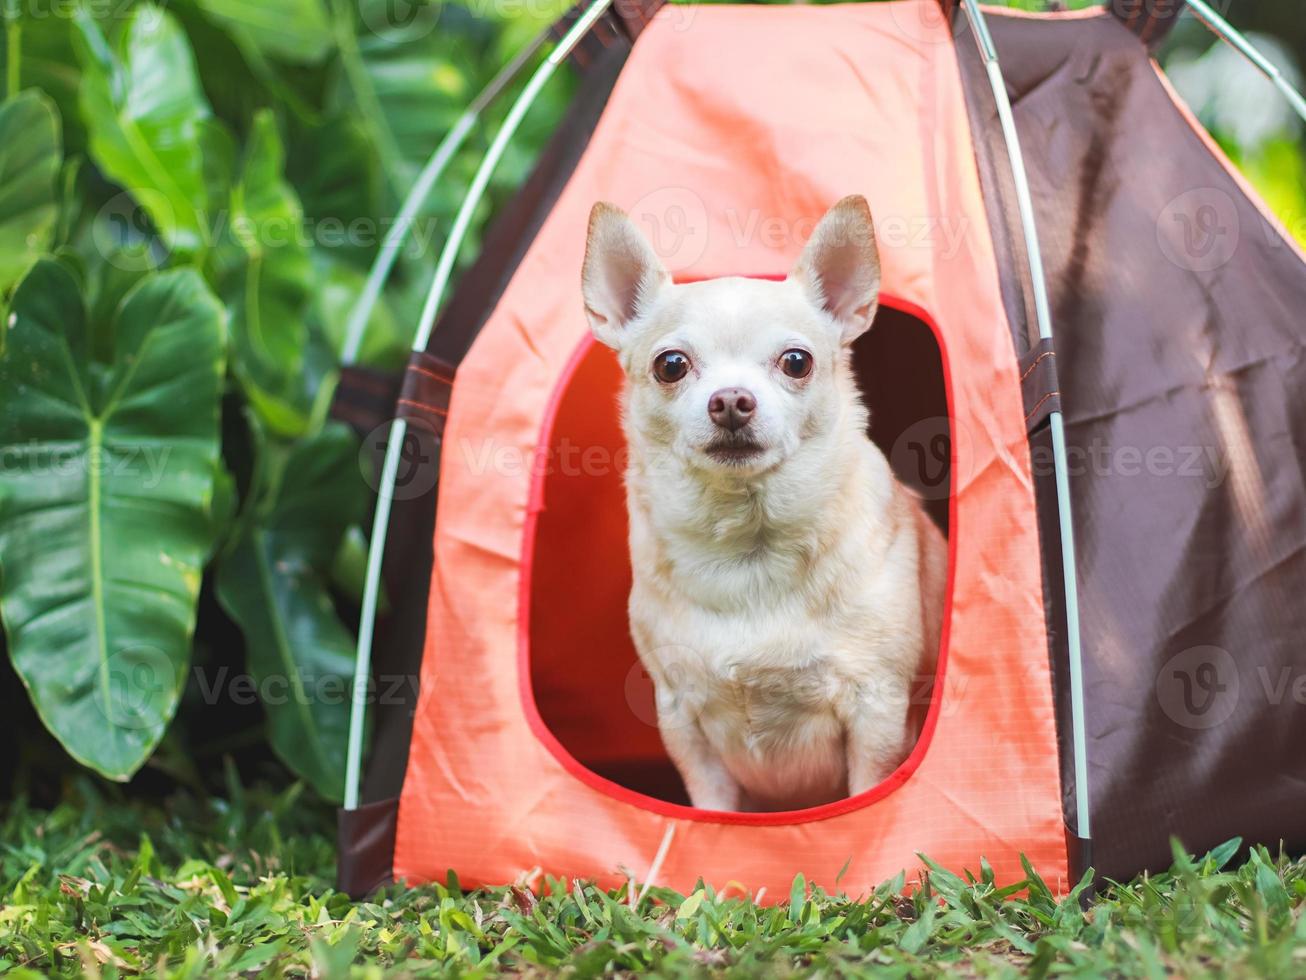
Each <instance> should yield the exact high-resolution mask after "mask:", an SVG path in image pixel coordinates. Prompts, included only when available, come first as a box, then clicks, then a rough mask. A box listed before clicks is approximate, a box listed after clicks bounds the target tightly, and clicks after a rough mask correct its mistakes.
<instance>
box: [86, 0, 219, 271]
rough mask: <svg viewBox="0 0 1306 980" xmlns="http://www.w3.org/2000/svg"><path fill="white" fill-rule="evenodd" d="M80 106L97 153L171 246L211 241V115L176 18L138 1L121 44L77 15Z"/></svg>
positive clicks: (184, 248) (190, 247)
mask: <svg viewBox="0 0 1306 980" xmlns="http://www.w3.org/2000/svg"><path fill="white" fill-rule="evenodd" d="M77 26H78V28H79V32H78V35H77V41H78V45H77V46H78V55H79V58H80V60H81V64H82V71H83V77H82V88H81V99H80V101H81V109H82V117H83V120H84V121H85V123H86V127H87V129H88V131H89V133H90V152H91V157H92V159H93V160H94V161H95V163H96V164H97V165H98V166H99V168H100V169H101V170H102V171H104V173H105V174H106V175H108V176H109V177H110V178H112V179H113V180H114V181H116V182H117V183H118V184H120V185H121V186H122V187H123V188H125V189H126V190H127V191H128V193H130V194H131V195H132V196H133V197H134V198H135V199H136V200H137V201H138V202H139V203H140V205H141V207H143V208H144V209H145V211H146V213H148V214H149V216H150V218H151V220H152V221H153V222H154V225H155V227H156V228H158V230H159V234H160V235H161V236H162V238H163V240H164V241H165V242H166V243H167V244H168V245H169V246H171V247H172V248H174V249H176V250H178V251H181V252H185V253H192V252H199V251H201V250H203V249H204V248H205V247H206V246H207V244H208V237H209V228H208V218H207V216H206V213H205V204H206V187H205V181H204V161H203V153H202V149H201V147H202V132H203V129H204V126H205V121H206V120H207V119H208V118H209V116H210V111H209V105H208V102H207V101H206V100H205V98H204V93H203V91H202V90H201V88H200V84H199V77H198V74H197V73H196V70H195V59H194V56H193V54H192V52H191V49H190V43H189V42H188V41H187V39H186V35H185V34H184V33H183V32H182V30H181V28H180V27H179V26H178V25H177V22H176V20H175V19H174V18H173V17H172V16H171V15H170V14H167V13H165V12H164V11H162V10H160V9H158V8H157V7H152V6H146V7H141V8H139V9H138V10H137V11H136V13H135V14H134V15H133V16H132V18H131V19H130V20H129V21H128V22H127V23H126V25H124V29H123V35H122V38H121V41H120V43H119V45H118V48H117V50H115V49H113V48H112V47H110V45H109V43H108V41H107V40H106V39H105V37H104V34H103V33H102V32H101V31H100V28H99V26H98V25H97V24H96V22H95V20H94V19H93V18H92V17H91V16H90V15H89V14H88V13H86V12H85V11H84V10H79V12H78V14H77Z"/></svg>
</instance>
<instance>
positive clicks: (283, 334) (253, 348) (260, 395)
mask: <svg viewBox="0 0 1306 980" xmlns="http://www.w3.org/2000/svg"><path fill="white" fill-rule="evenodd" d="M283 164H284V152H283V149H282V145H281V137H280V136H279V135H278V133H277V127H276V121H275V120H274V119H273V118H272V114H271V113H270V112H267V111H264V112H260V113H259V114H258V115H257V116H256V117H255V119H254V125H253V128H252V130H251V132H250V137H249V143H248V146H247V147H246V150H245V158H244V163H243V167H242V171H241V175H240V179H239V180H238V181H237V183H236V185H235V186H234V187H233V188H232V191H231V205H230V224H229V227H228V228H227V229H226V233H225V236H224V244H223V248H222V249H221V250H220V252H221V253H222V255H223V257H222V258H221V259H220V260H219V262H220V264H221V266H222V268H221V271H219V273H218V275H219V280H220V286H219V290H220V292H221V293H222V296H223V299H224V301H225V302H226V303H227V307H228V309H229V310H230V312H231V333H232V340H233V360H234V363H235V369H236V376H237V377H238V378H239V379H240V382H241V385H242V386H243V387H244V389H245V393H246V395H247V396H248V397H249V399H250V401H251V403H252V404H253V405H254V407H255V408H256V410H257V411H258V413H259V416H260V418H261V419H262V420H263V422H264V423H265V424H266V425H267V426H268V427H269V428H270V429H272V431H273V432H275V433H276V434H278V435H281V436H297V435H301V434H303V433H304V432H305V431H307V429H308V427H309V424H310V422H311V414H312V392H311V391H309V390H308V389H307V387H306V386H305V384H304V380H305V379H304V376H303V375H304V367H305V364H304V356H305V347H306V344H307V342H308V327H307V319H308V307H309V301H310V299H311V296H312V284H313V265H312V262H311V260H310V259H309V253H308V246H307V244H306V242H305V240H304V231H305V229H304V220H303V212H302V210H301V209H300V205H299V199H298V198H297V197H296V196H295V192H294V191H293V190H292V189H291V188H290V186H289V185H288V184H287V183H286V182H285V180H284V179H283V178H282V168H283Z"/></svg>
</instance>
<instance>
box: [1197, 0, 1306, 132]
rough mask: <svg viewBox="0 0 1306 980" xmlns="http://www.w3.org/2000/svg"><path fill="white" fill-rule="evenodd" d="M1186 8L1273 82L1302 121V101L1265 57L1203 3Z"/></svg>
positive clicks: (1305, 109) (1305, 112)
mask: <svg viewBox="0 0 1306 980" xmlns="http://www.w3.org/2000/svg"><path fill="white" fill-rule="evenodd" d="M1184 2H1185V3H1187V4H1188V8H1189V9H1190V10H1191V11H1192V12H1193V14H1194V15H1195V16H1196V17H1197V19H1198V20H1200V21H1201V22H1202V23H1203V24H1205V25H1206V26H1207V27H1209V28H1210V29H1211V30H1212V31H1213V32H1214V33H1215V34H1216V35H1217V36H1218V37H1219V38H1220V39H1221V40H1223V41H1225V42H1227V43H1228V44H1229V45H1230V46H1231V47H1232V48H1233V49H1234V50H1235V51H1237V52H1238V53H1239V54H1241V55H1242V56H1243V57H1244V58H1246V59H1247V60H1248V61H1250V62H1251V63H1252V64H1253V65H1254V66H1256V68H1257V69H1258V70H1259V71H1260V72H1261V74H1263V75H1264V76H1265V77H1266V78H1268V79H1269V80H1270V81H1271V82H1273V83H1274V86H1275V88H1277V89H1278V90H1279V91H1280V92H1282V93H1283V96H1284V98H1286V99H1287V100H1288V104H1289V105H1291V106H1292V108H1293V110H1294V111H1295V112H1296V113H1297V115H1298V116H1300V117H1301V118H1302V120H1303V121H1306V98H1303V97H1302V94H1301V93H1300V92H1299V91H1297V89H1295V88H1294V87H1293V85H1292V83H1291V82H1290V81H1288V79H1287V78H1286V77H1284V74H1283V72H1282V71H1280V70H1279V68H1278V66H1277V65H1275V64H1274V62H1272V61H1270V59H1269V58H1267V57H1265V55H1263V54H1262V53H1261V52H1260V51H1259V50H1258V49H1257V47H1256V46H1255V45H1254V44H1252V42H1251V41H1249V40H1247V38H1246V36H1245V35H1244V34H1243V33H1242V32H1241V31H1239V30H1238V29H1237V28H1236V27H1234V26H1233V25H1232V24H1230V23H1229V22H1228V21H1227V20H1225V19H1224V18H1223V17H1221V16H1220V15H1219V13H1217V12H1216V11H1215V9H1214V8H1212V7H1211V5H1210V4H1208V3H1206V0H1184Z"/></svg>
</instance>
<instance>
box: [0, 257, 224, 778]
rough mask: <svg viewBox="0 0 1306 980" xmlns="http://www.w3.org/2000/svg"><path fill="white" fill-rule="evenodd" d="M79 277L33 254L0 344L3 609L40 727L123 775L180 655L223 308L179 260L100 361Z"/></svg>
mask: <svg viewBox="0 0 1306 980" xmlns="http://www.w3.org/2000/svg"><path fill="white" fill-rule="evenodd" d="M92 332H93V327H92V325H91V324H90V323H88V321H87V315H86V309H85V303H84V300H83V299H82V297H81V295H80V291H79V285H78V281H77V280H76V278H75V277H74V276H73V275H72V274H71V273H70V272H69V271H68V270H67V269H66V268H64V267H63V266H62V265H60V264H58V263H56V262H53V261H49V260H43V261H41V262H39V263H38V264H37V265H36V266H35V267H34V269H33V270H32V272H31V273H30V274H29V275H28V277H27V278H26V279H25V280H24V281H23V283H22V284H21V285H20V286H19V288H18V291H17V293H16V294H15V296H14V301H13V308H12V319H11V325H10V329H9V342H8V344H7V347H6V350H5V353H4V356H3V358H0V390H3V391H5V392H6V393H7V395H9V396H10V397H6V399H5V401H4V404H3V408H0V455H2V456H3V458H4V459H5V460H7V461H8V463H9V465H8V466H7V468H6V478H5V481H4V484H3V489H2V490H0V556H3V558H2V560H3V576H2V578H0V612H3V616H4V622H5V629H6V631H7V635H8V640H9V653H10V657H11V658H12V659H13V662H14V666H15V668H16V669H17V671H18V674H19V676H20V677H21V678H22V680H23V683H24V684H25V685H26V687H27V689H28V691H29V693H30V694H31V697H32V702H33V704H34V705H35V706H36V710H37V712H38V713H39V714H40V716H41V718H42V720H43V721H44V722H45V724H46V726H47V727H48V728H49V729H50V731H51V732H53V734H54V735H55V736H56V737H57V738H58V739H59V741H60V742H62V743H63V745H64V747H65V748H66V749H67V750H68V752H69V754H71V755H72V756H73V757H74V758H76V759H77V760H78V761H80V762H82V763H83V764H85V765H88V766H90V767H92V768H94V769H96V770H97V771H99V772H101V773H103V774H104V775H106V776H109V777H111V778H114V779H126V778H127V777H129V776H130V775H131V774H132V773H134V772H135V771H136V770H137V769H138V768H139V767H140V766H141V764H142V763H144V761H145V760H146V759H147V758H148V757H149V755H150V753H151V751H152V750H153V749H154V747H155V746H156V745H157V744H158V742H159V739H160V738H161V737H162V736H163V732H164V729H165V727H166V726H167V724H168V722H169V720H170V719H171V718H172V715H173V712H174V711H175V710H176V707H177V700H178V698H179V696H180V694H181V688H182V680H183V675H184V673H185V670H186V666H187V664H188V663H189V659H190V642H191V635H192V633H193V631H194V627H195V609H196V599H197V596H198V594H199V587H200V574H201V568H202V566H203V563H204V560H205V557H206V555H207V553H208V549H209V547H210V544H211V539H212V534H213V528H212V518H211V516H210V507H211V503H212V494H213V480H214V473H215V470H216V468H217V465H218V416H219V399H220V395H221V388H222V377H223V372H224V357H223V350H224V341H225V328H224V323H223V315H222V308H221V306H220V305H219V304H218V302H217V300H216V299H215V298H214V297H213V296H212V295H211V294H210V293H209V291H208V288H207V287H206V286H205V284H204V281H203V280H202V279H201V278H200V277H199V275H198V274H197V273H195V272H194V271H192V270H183V271H177V272H167V273H160V274H155V275H151V276H148V277H146V278H144V279H142V280H141V281H140V282H139V283H138V284H137V285H136V286H135V287H134V288H133V289H132V290H131V291H130V292H129V293H128V294H127V295H126V296H125V297H124V298H123V300H122V302H121V304H120V306H119V307H118V309H117V311H116V314H115V317H114V322H113V323H112V325H111V330H110V334H111V336H112V338H113V342H112V350H113V355H114V358H113V362H112V364H111V365H102V364H96V363H94V362H93V361H92V360H91V358H90V349H91V336H92Z"/></svg>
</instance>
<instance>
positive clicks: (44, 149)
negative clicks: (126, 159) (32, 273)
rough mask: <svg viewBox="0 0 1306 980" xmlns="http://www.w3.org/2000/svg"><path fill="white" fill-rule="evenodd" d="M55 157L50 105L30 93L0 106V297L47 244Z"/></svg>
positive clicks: (58, 156)
mask: <svg viewBox="0 0 1306 980" xmlns="http://www.w3.org/2000/svg"><path fill="white" fill-rule="evenodd" d="M61 160H62V151H61V150H60V147H59V116H58V113H57V112H56V110H55V108H54V103H52V102H51V101H50V100H49V99H48V98H47V97H46V96H45V95H44V94H42V93H40V92H36V91H31V92H23V93H22V94H20V95H18V96H17V97H15V98H12V99H10V100H9V101H8V102H5V103H3V104H0V296H2V295H4V294H6V293H8V292H9V290H10V289H11V288H13V286H14V285H15V284H16V283H17V282H18V281H19V280H20V279H22V278H23V276H25V275H26V274H27V270H28V269H30V268H31V267H32V265H33V264H34V263H35V262H36V260H37V258H38V257H39V256H40V255H41V253H42V252H44V251H45V250H46V249H47V248H49V246H50V241H51V237H52V235H53V232H54V226H55V221H56V220H57V218H58V216H59V209H58V204H57V199H56V194H55V178H56V177H57V176H58V174H59V167H60V163H61Z"/></svg>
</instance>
